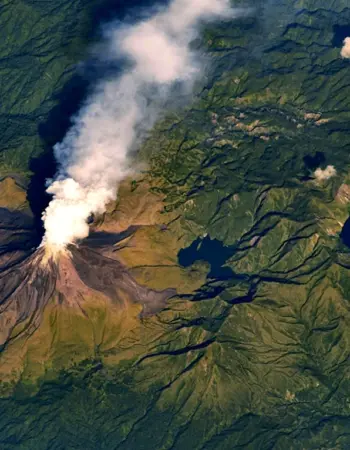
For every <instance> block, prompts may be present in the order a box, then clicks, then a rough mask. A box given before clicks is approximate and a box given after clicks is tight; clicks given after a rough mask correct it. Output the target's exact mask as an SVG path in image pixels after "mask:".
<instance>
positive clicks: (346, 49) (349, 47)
mask: <svg viewBox="0 0 350 450" xmlns="http://www.w3.org/2000/svg"><path fill="white" fill-rule="evenodd" d="M340 54H341V56H342V58H350V37H347V38H345V39H344V42H343V48H342V49H341V52H340Z"/></svg>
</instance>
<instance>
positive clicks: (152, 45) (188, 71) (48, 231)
mask: <svg viewBox="0 0 350 450" xmlns="http://www.w3.org/2000/svg"><path fill="white" fill-rule="evenodd" d="M237 14H239V11H238V10H235V9H232V8H231V7H230V0H172V1H171V2H170V4H169V5H168V6H167V7H165V8H158V9H157V10H154V11H153V14H152V15H151V16H149V17H148V18H147V19H144V20H141V21H139V22H137V23H135V24H132V25H120V24H116V25H114V26H113V25H110V26H109V27H108V28H107V32H106V35H107V38H106V41H105V43H104V45H101V46H100V51H101V50H102V55H101V60H102V61H105V60H108V61H112V62H113V61H115V62H118V61H120V58H123V59H124V60H126V61H127V63H128V69H127V70H124V72H123V73H122V74H121V75H119V76H118V77H116V78H114V79H107V80H102V81H100V82H99V83H97V85H96V86H95V88H94V91H93V93H92V94H91V95H90V96H89V98H88V99H87V100H86V102H85V104H84V105H83V107H82V108H81V110H80V111H79V113H78V114H77V115H76V116H75V117H74V118H73V120H72V127H71V128H70V130H69V131H68V133H67V134H66V136H65V138H64V139H63V141H62V142H61V143H58V144H56V145H55V147H54V152H55V157H56V159H57V161H58V163H59V167H60V169H59V171H58V173H57V175H56V177H55V179H54V180H50V181H49V186H48V189H47V192H48V193H50V194H52V195H53V199H52V201H51V202H50V204H49V206H48V207H47V209H46V211H45V212H44V214H43V221H44V227H45V235H44V238H43V242H42V245H43V246H45V247H46V248H48V249H50V250H51V252H52V253H55V252H59V251H60V250H62V249H65V248H66V246H67V245H68V244H71V243H74V242H75V241H76V240H79V239H82V238H85V237H86V236H88V234H89V225H88V223H87V219H88V218H89V216H90V215H91V213H101V212H103V211H104V210H105V208H106V205H107V204H108V203H109V202H110V201H112V200H114V199H115V198H116V195H117V187H118V183H120V181H121V180H122V179H124V178H125V177H126V176H127V175H128V174H130V173H131V172H132V167H131V160H130V159H131V152H132V150H134V149H135V146H136V145H137V144H138V143H139V142H140V130H142V133H143V135H144V133H145V132H146V131H147V130H149V129H150V128H151V127H152V126H153V125H154V123H155V121H156V120H157V119H158V118H159V115H160V113H161V112H162V109H163V108H164V107H162V105H164V104H165V102H166V101H169V100H171V98H172V96H175V95H176V91H177V92H178V89H179V88H181V89H183V90H184V92H185V91H186V92H189V91H190V88H191V86H192V85H193V82H194V80H195V79H196V78H197V77H199V76H200V68H201V67H200V63H199V60H200V58H199V57H198V56H199V55H198V54H196V52H195V51H193V50H191V46H190V44H191V42H193V40H194V39H195V38H196V36H197V35H198V33H199V28H200V25H201V24H202V23H203V22H210V21H213V20H218V19H224V18H228V17H231V18H232V17H235V16H236V15H237ZM175 86H176V89H175V88H174V87H175ZM174 98H175V97H174ZM142 133H141V139H142Z"/></svg>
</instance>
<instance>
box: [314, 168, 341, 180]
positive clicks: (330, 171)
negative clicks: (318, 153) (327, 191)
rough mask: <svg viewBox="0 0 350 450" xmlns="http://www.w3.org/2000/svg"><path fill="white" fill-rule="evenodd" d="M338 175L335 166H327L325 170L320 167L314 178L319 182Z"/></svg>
mask: <svg viewBox="0 0 350 450" xmlns="http://www.w3.org/2000/svg"><path fill="white" fill-rule="evenodd" d="M336 174H337V171H336V169H335V167H334V166H327V167H326V168H325V169H324V170H323V169H321V168H320V167H319V168H318V169H316V170H315V172H314V176H315V178H316V180H318V181H325V180H329V179H330V178H332V177H334V176H335V175H336Z"/></svg>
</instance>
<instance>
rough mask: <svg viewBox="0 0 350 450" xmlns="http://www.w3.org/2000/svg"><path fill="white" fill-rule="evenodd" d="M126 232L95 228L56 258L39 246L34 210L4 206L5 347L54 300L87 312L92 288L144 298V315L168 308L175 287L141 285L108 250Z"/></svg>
mask: <svg viewBox="0 0 350 450" xmlns="http://www.w3.org/2000/svg"><path fill="white" fill-rule="evenodd" d="M123 237H124V235H119V234H109V233H101V234H99V233H94V234H93V236H92V237H91V238H88V239H86V240H84V241H83V242H82V243H80V244H79V245H77V246H75V245H70V246H69V248H68V249H67V250H68V251H67V252H66V253H65V254H61V255H60V256H59V257H58V258H57V259H56V260H53V259H52V258H47V255H46V254H45V249H44V248H43V247H39V248H38V247H37V244H38V239H37V236H36V235H35V230H34V228H33V223H32V219H31V217H30V216H28V215H26V214H25V213H18V212H10V211H8V210H3V211H1V210H0V346H2V348H4V347H5V346H6V344H7V343H9V342H10V341H11V340H13V339H16V338H17V337H19V336H23V333H25V334H27V335H30V334H32V333H33V332H34V331H35V330H36V329H37V327H38V326H39V325H40V321H41V318H42V314H43V311H44V309H45V306H46V305H47V304H48V303H49V302H50V301H59V302H60V303H61V304H64V305H66V306H67V307H77V308H79V309H80V311H81V312H82V313H83V314H85V311H84V299H85V298H88V297H90V298H91V296H92V295H93V294H98V295H103V296H104V297H107V298H108V299H109V300H110V301H111V302H112V303H113V304H117V305H120V307H121V308H123V307H125V306H126V304H127V303H130V302H131V303H138V304H141V305H142V306H143V309H142V312H141V315H150V314H154V313H156V312H157V311H160V310H161V309H163V308H164V307H165V306H166V302H167V300H168V299H169V298H170V297H171V296H173V295H175V293H176V292H175V291H174V290H171V289H168V290H165V291H155V290H151V289H148V288H146V287H144V286H141V285H139V284H138V283H137V282H136V281H135V280H134V278H133V277H132V276H131V275H130V274H129V272H128V270H127V269H126V268H125V267H124V266H123V264H121V263H120V262H119V261H117V260H116V259H112V258H109V257H107V256H105V255H106V251H107V250H108V248H111V249H113V248H114V249H115V245H116V243H117V242H118V241H119V240H120V239H122V238H123ZM103 253H104V254H103ZM107 253H109V254H112V253H114V252H112V251H110V252H108V251H107ZM20 324H23V326H22V327H21V326H19V325H20Z"/></svg>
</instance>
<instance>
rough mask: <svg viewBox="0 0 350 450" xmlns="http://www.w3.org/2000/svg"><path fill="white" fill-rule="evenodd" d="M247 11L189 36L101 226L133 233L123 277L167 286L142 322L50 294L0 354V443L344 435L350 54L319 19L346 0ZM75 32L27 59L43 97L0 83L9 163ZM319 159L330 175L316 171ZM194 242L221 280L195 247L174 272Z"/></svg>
mask: <svg viewBox="0 0 350 450" xmlns="http://www.w3.org/2000/svg"><path fill="white" fill-rule="evenodd" d="M8 3H9V4H8V8H9V9H10V8H13V7H14V6H13V3H11V2H8ZM71 3H73V2H68V3H67V2H64V3H63V4H62V8H61V9H60V8H58V9H57V11H60V14H61V15H60V16H59V15H57V24H60V23H62V20H63V17H66V16H65V14H68V13H67V12H65V11H68V10H69V11H70V12H69V14H68V16H67V17H68V18H69V17H70V14H73V15H74V17H75V12H74V11H73V10H72V9H69V8H71ZM257 3H258V2H257ZM15 4H17V2H15ZM22 4H24V3H23V2H21V3H20V2H18V5H20V6H18V8H20V7H22ZM27 7H28V8H29V6H28V5H27ZM23 8H24V7H23ZM65 8H68V9H67V10H66V9H65ZM257 8H258V9H259V14H257V16H254V17H246V18H243V19H240V20H237V21H234V22H230V23H227V24H223V25H220V26H217V27H214V28H211V29H207V30H205V33H204V38H203V41H202V42H201V44H200V45H202V46H203V47H204V48H206V49H207V51H208V52H209V54H210V56H211V58H212V61H213V62H212V66H211V68H210V70H209V69H208V75H207V80H206V81H205V83H204V85H198V87H197V95H196V98H195V100H194V101H193V102H192V103H191V104H190V105H189V106H188V107H187V108H186V109H185V110H184V111H182V112H178V113H177V114H170V115H169V116H168V117H166V118H165V119H164V120H162V121H161V122H160V123H158V124H157V126H156V127H155V129H154V130H153V132H152V134H151V136H150V137H149V139H148V140H147V142H146V143H145V145H144V146H143V148H142V149H141V153H140V155H141V157H142V158H144V159H145V160H146V161H147V162H148V164H149V171H148V173H147V174H145V176H144V178H143V179H142V180H138V179H137V180H132V182H131V183H130V182H128V183H127V186H126V187H123V189H122V190H121V193H120V199H119V200H118V202H117V203H116V205H112V206H111V209H110V211H109V212H108V214H106V216H105V217H104V218H101V219H100V222H99V223H98V226H99V228H100V229H101V230H107V231H108V230H109V229H112V227H113V226H114V225H115V223H116V222H117V223H119V225H118V226H119V228H120V229H118V231H122V230H123V229H127V228H128V227H130V226H132V225H140V228H138V229H137V230H136V231H135V233H134V234H133V235H132V236H129V237H128V238H126V241H125V242H127V243H128V244H129V245H125V246H122V247H121V250H120V258H121V259H122V261H123V262H124V263H125V264H126V265H127V266H128V267H129V268H130V269H131V270H132V273H133V274H134V275H135V277H136V278H137V279H138V280H139V281H142V282H143V283H144V284H148V285H149V286H150V287H153V288H159V289H163V288H165V287H175V288H178V292H179V294H180V295H179V296H178V297H176V298H174V299H172V300H171V303H170V304H169V305H168V308H166V309H165V310H164V311H162V312H161V313H159V314H157V315H156V316H153V317H146V318H143V319H140V318H139V317H138V316H137V314H138V312H139V308H136V307H134V308H130V309H126V310H125V311H124V312H123V314H121V313H120V312H119V311H118V310H116V309H115V308H114V309H113V308H109V307H108V306H106V304H105V303H103V302H102V301H100V300H99V301H100V302H101V303H98V302H97V300H96V299H95V300H96V302H95V303H94V305H93V306H91V305H90V309H89V314H88V317H87V318H86V317H83V316H82V315H80V316H79V315H78V313H77V312H76V311H75V310H74V308H72V309H68V310H66V311H63V310H59V311H58V312H57V310H58V308H56V309H55V305H53V304H52V305H50V306H49V307H48V309H47V311H46V316H45V318H44V320H43V323H42V325H41V327H40V328H39V329H38V331H37V332H36V333H34V335H33V336H32V337H31V338H30V339H28V342H26V343H25V344H23V343H22V342H19V343H18V344H16V343H13V345H10V346H9V347H8V348H7V349H5V351H4V352H3V353H2V355H1V358H0V364H1V367H2V372H3V373H5V372H4V370H5V369H4V368H7V371H8V373H9V374H10V375H9V376H8V377H7V379H6V383H7V384H3V393H4V396H3V398H2V400H0V408H1V409H2V414H1V419H0V430H1V431H0V447H1V448H3V449H5V450H12V449H19V450H32V449H37V450H41V449H42V450H44V449H45V450H46V449H54V450H56V449H57V450H63V449H91V450H95V449H112V448H113V449H117V448H118V449H123V450H124V449H130V450H131V449H163V450H168V449H169V450H170V449H172V450H175V449H213V450H214V449H215V450H216V449H219V450H221V449H222V450H226V449H227V450H231V449H241V448H242V449H248V450H250V449H251V450H253V449H254V450H255V449H263V450H265V449H266V450H268V449H274V450H285V449H296V450H302V449H315V450H316V449H346V448H349V447H350V436H349V431H348V430H349V422H350V400H349V389H350V378H349V373H350V371H349V352H350V333H349V329H350V328H349V327H350V314H349V299H350V282H349V271H348V269H349V268H350V251H349V249H348V248H347V247H346V246H345V245H344V244H343V242H342V239H341V238H340V233H341V231H342V228H343V225H344V223H345V222H346V220H347V218H348V216H349V200H350V190H348V187H347V184H348V183H349V181H350V177H349V162H350V161H349V144H350V134H349V126H348V122H349V119H350V105H349V102H350V87H349V83H348V77H349V71H350V63H349V61H346V60H342V59H341V58H340V56H339V53H340V48H339V41H340V42H341V36H338V35H337V34H335V33H336V32H335V29H334V28H333V26H334V25H339V26H348V25H350V9H349V8H348V5H347V1H345V0H334V1H328V2H325V1H323V0H317V1H316V0H315V1H312V0H304V1H302V0H298V1H292V0H290V1H288V0H283V1H278V2H266V3H265V2H264V3H261V5H260V3H259V4H258V5H257ZM32 9H34V7H32ZM4 10H5V12H6V8H5V9H4ZM22 11H24V9H23V10H22V9H21V13H22ZM1 13H2V10H1V9H0V14H1ZM50 17H51V16H50ZM52 17H53V18H52V20H56V19H55V18H56V16H55V15H53V16H52ZM79 17H81V16H79ZM75 19H76V17H75ZM0 20H1V16H0ZM33 20H34V19H33ZM72 20H73V19H72ZM81 20H82V23H85V22H84V20H87V19H84V20H83V19H81ZM65 23H69V20H68V19H67V18H66V19H65ZM52 26H53V27H54V25H52ZM57 26H58V25H57ZM67 26H68V25H67ZM58 29H60V28H59V27H58ZM82 29H84V27H83V25H82ZM47 30H48V29H45V30H44V31H43V34H42V35H41V34H40V32H39V29H38V34H39V35H40V36H42V37H41V39H43V43H42V44H41V45H54V46H55V48H56V46H57V51H62V52H66V51H67V48H66V47H65V45H64V43H62V41H60V39H59V38H58V37H57V36H58V34H55V33H58V31H55V33H53V35H51V34H50V33H49V34H48V31H47ZM55 30H56V29H55ZM74 32H75V33H76V36H77V37H76V39H77V41H74V42H76V44H74V45H76V47H74V46H73V47H74V49H75V50H74V51H73V50H72V52H73V54H74V56H71V57H70V58H71V59H69V58H68V59H69V63H68V62H67V61H68V59H66V60H65V61H66V62H65V63H62V65H61V66H60V65H59V64H58V62H57V61H56V62H53V61H52V62H50V65H49V66H47V67H45V68H44V69H43V70H44V71H47V72H48V73H49V74H50V75H51V76H52V77H56V78H55V80H56V81H55V83H52V85H51V87H50V88H49V87H48V86H47V89H51V91H50V94H49V93H47V92H46V91H45V88H44V87H42V88H41V86H42V84H40V83H42V77H39V76H38V78H37V83H38V84H33V85H32V88H31V89H32V90H30V89H29V88H28V90H27V91H26V94H23V96H21V97H20V102H19V103H17V100H16V99H18V96H19V94H18V92H21V91H20V90H19V88H17V89H15V90H14V92H12V94H11V95H7V94H6V90H4V91H3V92H5V94H4V95H5V96H6V98H12V99H13V100H11V101H12V102H13V110H12V109H11V111H14V113H13V114H15V111H17V113H19V112H20V115H21V119H18V120H23V121H24V122H23V123H30V124H31V125H30V126H31V127H32V128H30V129H31V132H29V131H28V136H29V135H30V136H31V138H30V139H29V138H28V139H27V137H24V136H22V135H16V140H12V141H11V140H9V141H8V142H11V143H12V144H11V145H10V144H8V145H7V148H8V150H6V151H4V152H3V155H4V156H3V160H4V162H5V163H6V164H7V165H9V166H12V165H13V166H16V164H17V163H16V161H17V159H16V158H18V155H21V160H22V157H23V167H24V166H25V158H24V156H23V155H32V154H35V152H36V151H39V147H38V150H35V151H34V147H35V145H36V144H35V142H38V140H39V137H38V134H37V129H36V128H35V127H37V125H38V117H41V114H43V115H45V114H46V113H47V114H48V112H49V111H50V110H51V109H52V107H53V105H54V102H55V101H54V100H52V97H51V95H52V92H53V89H54V88H55V89H58V90H59V87H58V86H63V83H61V81H60V83H59V84H57V83H58V81H57V80H61V78H62V77H66V80H68V79H69V77H71V73H70V72H67V71H66V72H65V70H66V68H67V67H68V65H69V64H70V63H71V62H72V61H73V60H76V59H78V58H77V55H78V54H80V55H81V53H79V52H81V50H79V51H78V50H77V49H78V48H80V44H79V40H78V39H79V36H80V35H81V33H82V31H79V29H78V28H76V27H74ZM29 34H30V35H31V36H32V32H29ZM21 36H22V33H21ZM53 36H55V37H53ZM62 36H64V39H68V36H67V33H66V31H65V29H63V30H62ZM23 39H24V40H25V39H26V37H25V33H24V32H23ZM62 39H63V37H62ZM38 42H39V41H38ZM36 45H39V43H37V44H36ZM41 45H39V46H40V47H41ZM198 45H199V44H198ZM22 53H24V52H22ZM29 53H30V54H34V50H33V48H32V47H31V50H30V52H29ZM42 58H44V59H42V61H44V60H45V64H49V63H48V62H47V61H48V60H50V58H49V57H47V58H48V59H47V60H46V59H45V57H44V56H42ZM62 58H63V57H62ZM50 61H51V60H50ZM58 61H60V60H58ZM61 62H62V61H61ZM43 64H44V62H43ZM45 64H44V65H43V66H42V67H44V66H45ZM56 64H58V66H59V67H60V68H59V67H58V66H56ZM60 64H61V63H60ZM40 67H41V66H40ZM49 67H50V69H49ZM21 71H24V69H23V67H22V69H21ZM11 73H12V79H14V78H13V77H14V75H13V73H14V72H11ZM20 73H22V72H20ZM63 73H65V75H62V74H63ZM30 74H31V76H34V75H33V74H34V72H30ZM21 76H24V75H21ZM50 83H51V82H50ZM17 86H19V85H17ZM39 86H40V87H39ZM53 86H54V87H53ZM1 89H2V88H1ZM4 89H5V88H4ZM45 96H46V97H48V98H50V100H47V101H44V100H42V99H43V98H44V97H45ZM39 97H40V99H39ZM26 101H27V103H25V102H26ZM40 105H41V106H40ZM4 108H5V109H7V111H8V106H7V107H6V105H4ZM16 108H17V109H16ZM38 108H44V109H43V112H42V113H40V114H39V113H37V112H33V111H38ZM45 108H46V109H45ZM45 111H46V112H45ZM17 113H16V114H17ZM7 114H8V112H7ZM28 126H29V125H28ZM25 129H26V128H25V126H24V125H23V126H22V125H21V130H25ZM28 129H29V128H28ZM30 133H32V134H30ZM3 136H5V134H4V133H3ZM16 142H17V144H16ZM41 148H42V147H41ZM319 165H320V166H321V167H322V168H325V167H326V166H327V165H334V166H335V167H336V169H337V175H336V176H335V177H333V178H331V179H329V180H327V181H323V182H318V181H317V180H315V179H314V177H313V172H314V170H315V169H316V168H317V167H318V166H319ZM16 167H17V166H16ZM24 168H26V167H24ZM118 221H119V222H118ZM160 225H166V227H165V228H164V229H161V230H160ZM207 235H208V236H209V237H210V238H211V239H216V240H218V241H219V243H220V245H221V246H222V252H225V258H224V262H223V264H222V267H220V270H218V273H216V274H215V275H213V274H211V272H210V270H211V269H213V266H214V263H215V262H214V261H213V259H214V258H212V259H211V258H210V257H208V258H207V260H206V261H204V262H203V261H198V260H196V254H197V253H196V249H194V250H193V260H194V264H193V265H191V266H189V267H181V265H180V262H179V260H178V255H179V252H180V251H181V249H183V248H189V247H190V246H191V244H192V243H193V242H194V241H196V240H197V239H198V238H200V239H199V241H198V245H205V244H204V242H205V241H204V237H205V236H207ZM218 245H219V244H218ZM197 251H198V248H197ZM213 256H214V255H213ZM210 264H211V265H212V267H211V269H210V268H209V265H210ZM102 303H103V306H99V305H100V304H101V305H102ZM50 308H52V309H50ZM67 316H69V319H68V318H67ZM101 328H103V332H101ZM43 343H45V345H43ZM22 344H23V353H24V354H23V355H21V354H20V352H19V351H18V348H19V347H18V346H19V345H21V346H22ZM19 355H20V356H19ZM83 359H85V361H82V360H83ZM73 363H74V364H73ZM14 369H16V370H18V371H19V373H16V374H13V373H11V371H13V370H14ZM16 377H17V378H18V379H20V382H18V383H14V381H13V380H14V379H15V378H16ZM4 379H5V377H4ZM9 393H10V394H9Z"/></svg>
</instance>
